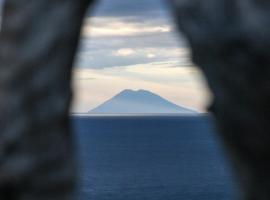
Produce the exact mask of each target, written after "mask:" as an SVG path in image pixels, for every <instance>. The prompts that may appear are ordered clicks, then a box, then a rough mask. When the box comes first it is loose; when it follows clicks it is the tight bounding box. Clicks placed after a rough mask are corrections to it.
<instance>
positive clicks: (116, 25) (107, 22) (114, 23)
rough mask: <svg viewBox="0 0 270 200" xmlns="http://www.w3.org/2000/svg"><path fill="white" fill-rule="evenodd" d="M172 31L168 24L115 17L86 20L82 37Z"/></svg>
mask: <svg viewBox="0 0 270 200" xmlns="http://www.w3.org/2000/svg"><path fill="white" fill-rule="evenodd" d="M171 31H172V28H171V27H170V25H168V24H154V23H140V22H132V21H126V20H124V19H122V18H113V17H102V18H101V17H95V18H92V19H87V20H86V22H85V25H84V27H83V33H82V35H83V36H84V37H92V38H93V37H119V36H140V35H146V34H157V33H168V32H171Z"/></svg>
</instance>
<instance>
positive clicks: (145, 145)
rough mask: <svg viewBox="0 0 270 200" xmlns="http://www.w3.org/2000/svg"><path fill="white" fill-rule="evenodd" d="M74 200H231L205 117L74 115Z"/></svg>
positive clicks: (224, 168)
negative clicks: (76, 189) (77, 186)
mask: <svg viewBox="0 0 270 200" xmlns="http://www.w3.org/2000/svg"><path fill="white" fill-rule="evenodd" d="M73 121H74V129H75V132H76V137H77V141H78V148H79V154H80V177H81V180H80V195H79V196H80V198H79V200H91V199H93V200H179V199H184V200H185V199H187V200H231V199H234V198H233V197H234V195H233V193H234V192H233V189H232V185H233V184H232V180H231V176H230V173H229V170H228V169H229V168H228V167H227V165H226V164H227V163H226V162H225V161H224V158H223V157H224V156H223V154H222V151H221V150H220V147H219V146H218V141H217V140H216V138H215V134H214V133H213V128H212V126H211V123H210V119H209V117H207V116H199V117H191V116H189V117H183V116H182V117H181V116H159V117H158V116H141V117H140V116H122V117H121V116H118V117H117V116H100V117H78V116H77V117H73Z"/></svg>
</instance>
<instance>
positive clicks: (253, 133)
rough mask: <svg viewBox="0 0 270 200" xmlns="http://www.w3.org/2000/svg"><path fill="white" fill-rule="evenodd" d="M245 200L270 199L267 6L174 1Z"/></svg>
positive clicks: (249, 0) (247, 1)
mask: <svg viewBox="0 0 270 200" xmlns="http://www.w3.org/2000/svg"><path fill="white" fill-rule="evenodd" d="M173 4H174V10H175V15H176V18H177V23H178V25H179V28H180V30H181V31H182V32H183V33H184V34H185V35H186V36H187V38H188V40H189V42H190V46H191V48H192V51H193V61H194V62H195V63H196V64H197V65H198V66H200V67H201V68H202V69H203V71H204V73H205V75H206V77H207V79H208V83H209V86H210V88H211V89H212V91H213V93H214V101H213V103H212V105H211V107H210V110H211V111H212V112H213V113H214V115H215V117H216V119H217V124H218V127H219V129H220V133H221V137H222V138H223V139H224V142H225V146H226V148H227V150H228V152H229V153H230V156H231V158H232V161H233V164H234V167H235V169H236V172H237V175H238V178H239V182H240V185H241V187H242V191H243V196H244V197H243V198H244V199H256V200H261V199H265V200H266V199H269V198H270V170H269V169H270V146H269V145H270V126H269V123H270V28H269V27H270V26H269V24H270V14H269V11H270V2H269V1H264V0H262V1H258V0H239V1H235V0H218V1H217V0H205V1H201V0H173Z"/></svg>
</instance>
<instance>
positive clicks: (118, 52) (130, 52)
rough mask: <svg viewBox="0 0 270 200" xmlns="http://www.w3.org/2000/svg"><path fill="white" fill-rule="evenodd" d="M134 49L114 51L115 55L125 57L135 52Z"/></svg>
mask: <svg viewBox="0 0 270 200" xmlns="http://www.w3.org/2000/svg"><path fill="white" fill-rule="evenodd" d="M135 53H136V51H135V50H133V49H128V48H126V49H118V50H117V51H116V52H114V55H115V56H120V57H126V56H130V55H133V54H135Z"/></svg>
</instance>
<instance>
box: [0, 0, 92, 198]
mask: <svg viewBox="0 0 270 200" xmlns="http://www.w3.org/2000/svg"><path fill="white" fill-rule="evenodd" d="M88 4H89V0H30V1H29V0H7V1H6V5H5V12H4V17H3V21H2V22H3V24H2V32H1V36H0V113H1V117H0V130H1V132H0V199H1V200H2V199H3V200H15V199H16V200H19V199H21V200H43V199H44V200H56V199H57V200H60V199H63V200H64V199H71V197H72V192H73V189H74V181H75V177H76V176H75V165H74V153H73V141H72V137H71V134H70V132H69V120H68V112H69V106H70V97H71V90H70V87H71V86H70V79H71V67H72V63H73V59H74V55H75V52H76V47H77V43H78V38H79V33H80V27H81V23H82V19H83V16H84V13H85V11H86V8H87V5H88Z"/></svg>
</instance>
